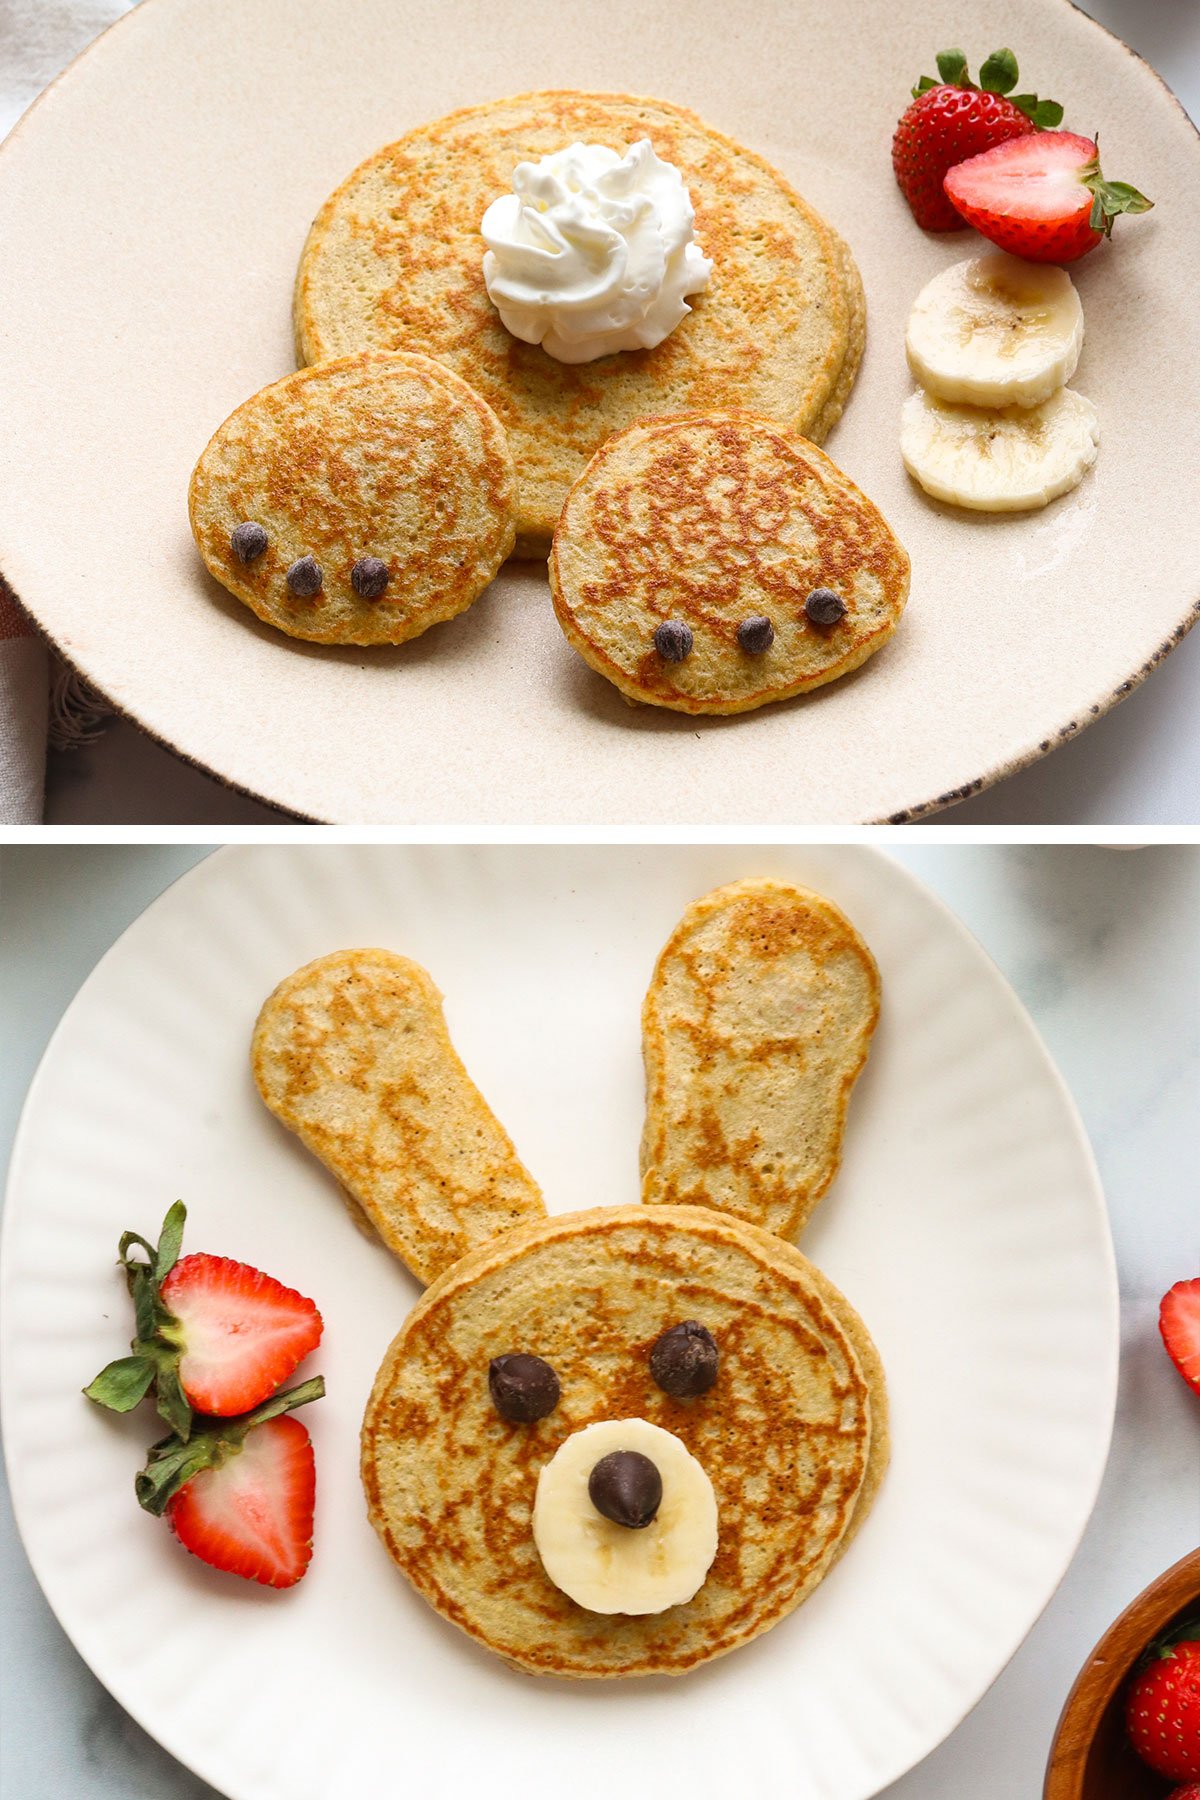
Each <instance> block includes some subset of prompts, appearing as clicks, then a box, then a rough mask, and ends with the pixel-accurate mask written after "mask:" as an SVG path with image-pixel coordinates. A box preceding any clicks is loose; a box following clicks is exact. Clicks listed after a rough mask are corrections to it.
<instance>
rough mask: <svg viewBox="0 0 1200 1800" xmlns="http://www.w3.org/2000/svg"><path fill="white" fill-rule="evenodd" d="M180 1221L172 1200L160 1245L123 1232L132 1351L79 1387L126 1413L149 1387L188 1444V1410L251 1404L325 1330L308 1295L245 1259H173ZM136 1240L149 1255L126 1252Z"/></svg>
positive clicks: (240, 1408) (180, 1208)
mask: <svg viewBox="0 0 1200 1800" xmlns="http://www.w3.org/2000/svg"><path fill="white" fill-rule="evenodd" d="M186 1218H187V1211H186V1208H185V1207H184V1205H183V1202H182V1201H181V1200H177V1201H176V1202H175V1205H174V1206H172V1207H171V1209H170V1210H169V1212H168V1213H167V1216H166V1218H165V1219H164V1221H163V1228H162V1232H161V1233H160V1235H159V1240H158V1243H157V1245H152V1244H149V1243H148V1242H147V1241H146V1239H145V1238H143V1237H139V1236H138V1234H137V1233H136V1232H134V1231H127V1232H125V1233H124V1235H123V1236H122V1238H121V1243H120V1250H119V1259H120V1263H121V1266H122V1267H123V1268H124V1270H125V1279H126V1283H127V1285H128V1287H129V1292H130V1294H131V1296H132V1298H133V1305H134V1317H135V1320H136V1331H137V1335H136V1337H135V1338H134V1339H133V1342H132V1344H131V1346H130V1347H131V1349H132V1351H133V1354H132V1356H122V1357H118V1359H117V1360H116V1361H115V1362H111V1363H109V1364H108V1365H107V1367H106V1368H103V1369H101V1371H100V1373H99V1375H97V1376H96V1378H95V1380H94V1381H93V1382H91V1383H90V1385H89V1386H88V1387H86V1388H85V1389H84V1390H83V1391H84V1393H85V1394H86V1395H87V1397H88V1399H89V1400H95V1401H97V1402H98V1404H99V1405H101V1406H107V1407H110V1408H111V1409H112V1410H113V1411H114V1412H129V1411H130V1409H131V1408H132V1407H134V1406H136V1405H137V1403H138V1401H139V1400H141V1399H142V1397H143V1396H144V1395H145V1394H146V1393H147V1392H148V1391H149V1389H150V1388H151V1386H153V1388H154V1394H155V1402H156V1404H157V1407H158V1411H159V1413H160V1414H161V1415H162V1417H163V1418H164V1419H165V1420H166V1422H167V1424H168V1425H170V1426H171V1427H172V1429H173V1430H174V1431H175V1432H176V1433H177V1434H178V1436H179V1437H180V1438H181V1439H183V1440H184V1441H185V1442H186V1440H187V1438H188V1435H189V1433H190V1431H191V1423H192V1408H193V1407H194V1408H195V1409H196V1410H197V1411H198V1412H205V1413H214V1414H216V1415H217V1416H218V1417H220V1418H227V1417H231V1416H232V1415H233V1414H235V1413H241V1412H246V1411H247V1410H248V1409H249V1408H250V1407H253V1406H257V1405H258V1403H259V1401H260V1400H265V1399H266V1398H267V1396H268V1394H271V1393H273V1392H274V1391H275V1389H276V1388H277V1387H278V1386H279V1383H280V1382H281V1381H285V1380H286V1379H287V1377H288V1376H289V1375H290V1374H291V1373H292V1370H293V1369H294V1368H295V1367H296V1365H297V1364H298V1363H299V1362H300V1361H301V1360H302V1359H303V1358H304V1357H306V1356H307V1355H308V1354H309V1352H310V1351H312V1350H315V1349H316V1347H317V1345H318V1344H319V1343H320V1341H321V1331H322V1321H321V1315H320V1313H319V1312H318V1311H317V1309H316V1307H315V1306H314V1304H313V1302H312V1301H311V1300H308V1299H306V1298H305V1297H304V1295H303V1294H298V1293H296V1292H295V1290H294V1289H292V1288H288V1287H284V1285H283V1283H282V1282H279V1281H276V1280H275V1278H274V1277H273V1276H271V1275H264V1274H263V1273H262V1272H261V1270H259V1269H252V1268H251V1267H250V1266H249V1264H248V1263H239V1262H234V1261H232V1260H231V1259H230V1258H229V1257H226V1256H208V1255H205V1254H203V1253H199V1254H196V1255H192V1256H185V1257H183V1258H182V1260H177V1259H178V1257H179V1250H180V1246H181V1244H182V1242H183V1226H184V1221H185V1220H186ZM134 1245H138V1246H140V1247H141V1249H143V1250H144V1251H145V1252H146V1259H145V1260H143V1259H142V1258H141V1257H135V1256H133V1255H132V1254H131V1251H132V1249H133V1246H134Z"/></svg>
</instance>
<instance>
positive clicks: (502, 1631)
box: [362, 1206, 888, 1677]
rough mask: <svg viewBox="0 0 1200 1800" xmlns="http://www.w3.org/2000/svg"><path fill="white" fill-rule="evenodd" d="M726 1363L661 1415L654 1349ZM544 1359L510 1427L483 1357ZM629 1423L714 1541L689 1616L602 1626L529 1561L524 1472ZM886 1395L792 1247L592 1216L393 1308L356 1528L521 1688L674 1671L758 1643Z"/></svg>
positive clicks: (617, 1212)
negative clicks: (683, 1484) (650, 1445)
mask: <svg viewBox="0 0 1200 1800" xmlns="http://www.w3.org/2000/svg"><path fill="white" fill-rule="evenodd" d="M685 1318H688V1319H697V1320H699V1321H700V1322H702V1323H703V1324H704V1325H705V1326H706V1327H707V1328H708V1329H709V1330H711V1332H712V1333H713V1335H714V1336H715V1338H716V1340H717V1343H718V1345H719V1347H720V1359H721V1360H720V1372H719V1375H718V1378H717V1382H716V1384H715V1386H714V1387H712V1388H711V1389H710V1390H709V1391H708V1392H707V1393H705V1394H702V1395H700V1396H698V1397H696V1398H693V1399H690V1400H677V1399H672V1398H671V1396H669V1395H668V1394H666V1393H664V1392H663V1391H662V1389H661V1388H660V1387H659V1386H658V1385H657V1383H656V1382H655V1380H654V1378H653V1376H652V1375H651V1373H650V1368H649V1354H650V1350H651V1347H652V1346H653V1344H654V1343H655V1342H656V1340H657V1339H658V1338H659V1336H660V1335H661V1334H662V1333H663V1331H665V1330H666V1329H667V1328H669V1327H670V1326H672V1325H674V1324H676V1323H678V1322H679V1320H680V1319H685ZM514 1348H520V1349H522V1350H524V1351H527V1352H529V1353H532V1354H534V1355H537V1356H540V1357H542V1358H544V1359H545V1360H546V1361H547V1362H549V1363H550V1364H551V1366H552V1367H553V1369H554V1370H555V1373H556V1374H557V1376H558V1378H559V1382H560V1384H561V1389H562V1395H561V1399H560V1401H559V1404H558V1406H557V1407H556V1408H555V1410H554V1411H553V1412H552V1413H550V1414H548V1415H547V1416H546V1417H545V1418H543V1419H540V1420H539V1421H538V1422H537V1423H536V1424H532V1425H514V1424H511V1423H509V1422H507V1421H506V1420H504V1419H503V1418H501V1417H500V1415H499V1414H498V1413H497V1412H496V1410H495V1408H494V1407H493V1406H492V1404H491V1401H490V1399H489V1395H488V1383H487V1370H488V1363H489V1360H490V1359H491V1358H492V1357H493V1356H496V1355H499V1354H502V1353H504V1352H507V1351H509V1350H512V1349H514ZM633 1417H639V1418H644V1419H647V1420H649V1421H650V1422H651V1423H652V1424H656V1425H660V1426H662V1427H663V1428H664V1429H666V1430H668V1431H672V1432H674V1433H675V1435H676V1436H677V1437H679V1438H681V1439H682V1441H683V1442H684V1444H685V1445H686V1446H687V1448H688V1449H689V1450H690V1452H691V1453H692V1455H693V1456H695V1457H696V1458H697V1459H698V1461H699V1462H700V1463H701V1464H702V1466H703V1467H704V1469H705V1470H706V1472H707V1474H708V1476H709V1479H710V1480H711V1482H712V1485H713V1489H714V1492H715V1495H716V1501H717V1508H718V1549H717V1555H716V1559H715V1561H714V1562H713V1565H712V1567H711V1569H710V1570H709V1573H708V1576H707V1578H706V1580H705V1581H704V1584H703V1586H702V1587H701V1588H700V1590H699V1592H698V1593H697V1594H696V1596H695V1598H694V1599H692V1600H690V1601H688V1602H687V1603H686V1604H684V1605H680V1606H675V1607H671V1608H670V1609H669V1610H668V1611H666V1612H663V1613H658V1614H652V1615H643V1616H639V1617H630V1616H627V1615H620V1614H617V1615H603V1616H602V1615H599V1614H596V1613H591V1612H588V1611H587V1610H585V1609H584V1608H583V1607H581V1606H578V1605H576V1604H575V1602H574V1601H572V1600H569V1599H568V1598H567V1596H566V1595H565V1594H563V1593H562V1592H561V1591H560V1590H559V1589H558V1588H557V1587H555V1586H554V1585H553V1583H552V1582H551V1581H550V1580H549V1578H548V1577H547V1575H546V1574H545V1571H544V1570H543V1568H542V1566H541V1563H540V1560H539V1558H538V1554H537V1550H536V1548H535V1545H534V1541H533V1535H532V1530H531V1514H532V1508H533V1500H534V1492H535V1488H536V1483H537V1477H538V1473H539V1471H540V1470H541V1468H542V1467H543V1466H544V1465H545V1464H546V1463H547V1462H548V1461H549V1460H550V1458H551V1457H552V1456H553V1455H554V1452H555V1451H556V1450H557V1449H558V1447H559V1445H560V1444H561V1443H562V1442H563V1440H564V1439H565V1438H566V1437H568V1436H569V1435H570V1434H571V1433H572V1432H575V1431H577V1430H579V1429H580V1428H581V1427H583V1426H585V1425H589V1424H592V1423H594V1422H595V1421H597V1420H600V1419H621V1418H633ZM887 1456H888V1440H887V1424H886V1396H885V1390H884V1384H883V1374H882V1369H881V1367H880V1364H879V1359H878V1356H877V1355H876V1353H875V1350H874V1346H873V1345H872V1343H871V1340H870V1338H869V1336H868V1335H867V1332H866V1330H865V1327H864V1326H863V1324H862V1322H861V1320H860V1319H859V1318H858V1316H857V1314H856V1313H855V1312H854V1311H853V1309H852V1308H851V1307H850V1306H849V1304H848V1303H847V1301H846V1300H845V1299H844V1298H843V1296H842V1295H841V1294H840V1293H839V1292H838V1291H837V1289H836V1288H835V1287H834V1286H833V1284H832V1283H831V1282H829V1281H828V1280H827V1279H826V1278H825V1277H824V1276H823V1275H821V1274H820V1272H819V1271H818V1270H816V1269H814V1268H813V1266H812V1265H811V1264H810V1263H809V1262H807V1261H806V1259H805V1258H804V1257H803V1256H801V1255H800V1253H799V1251H797V1250H795V1249H793V1248H792V1247H791V1246H790V1245H787V1244H783V1243H781V1242H780V1241H779V1240H778V1239H776V1238H773V1237H771V1236H770V1235H769V1234H768V1233H766V1232H763V1231H759V1230H757V1229H756V1228H755V1227H753V1226H748V1225H745V1224H743V1223H741V1222H740V1221H738V1220H735V1219H729V1218H724V1217H722V1216H721V1215H719V1214H717V1213H713V1212H708V1211H701V1210H699V1209H696V1208H692V1207H660V1208H655V1209H653V1210H647V1209H645V1208H643V1207H638V1206H627V1207H602V1208H599V1209H597V1210H595V1211H591V1212H582V1213H574V1214H569V1215H566V1216H564V1217H561V1218H556V1219H550V1220H547V1221H545V1222H544V1223H542V1224H540V1225H531V1226H519V1227H518V1228H517V1229H516V1230H514V1231H511V1232H509V1233H507V1234H506V1235H505V1236H503V1237H502V1238H499V1239H498V1240H497V1241H496V1243H494V1244H491V1245H484V1246H481V1247H480V1248H479V1249H477V1250H474V1251H471V1252H470V1253H469V1254H468V1255H467V1256H465V1257H464V1258H463V1259H462V1260H461V1262H459V1263H457V1264H456V1265H455V1266H454V1267H453V1268H452V1269H449V1270H448V1271H447V1272H446V1274H445V1275H443V1276H442V1278H441V1279H440V1280H439V1281H437V1282H435V1284H434V1286H433V1287H432V1288H430V1290H429V1292H428V1293H427V1294H426V1295H425V1296H424V1298H423V1299H422V1300H420V1301H418V1303H417V1305H416V1307H415V1308H414V1309H413V1311H412V1312H411V1313H410V1315H409V1317H408V1319H407V1321H406V1322H405V1324H404V1326H403V1328H402V1330H401V1331H400V1333H399V1336H398V1337H397V1338H396V1340H395V1342H394V1343H393V1344H392V1346H391V1349H390V1350H389V1351H388V1354H387V1356H386V1357H385V1359H384V1362H383V1366H382V1367H381V1369H380V1371H379V1374H378V1376H377V1378H376V1382H375V1387H374V1390H373V1392H372V1394H371V1398H370V1400H369V1402H368V1404H367V1410H366V1417H365V1419H364V1421H363V1435H362V1473H363V1483H364V1487H365V1490H366V1494H367V1504H368V1512H369V1515H370V1518H371V1522H372V1524H373V1525H374V1526H375V1529H376V1530H377V1532H378V1533H379V1535H380V1538H381V1539H382V1541H383V1543H384V1545H385V1546H386V1548H387V1550H388V1552H389V1554H390V1555H391V1556H392V1557H393V1559H394V1560H395V1561H396V1563H397V1564H398V1565H399V1567H400V1568H401V1569H402V1570H403V1572H404V1574H405V1575H406V1576H407V1577H408V1579H409V1580H410V1581H411V1582H412V1584H413V1586H414V1587H415V1588H416V1589H417V1591H418V1592H419V1593H421V1594H423V1595H424V1597H425V1598H426V1599H427V1600H428V1601H429V1602H430V1604H431V1605H432V1606H434V1607H436V1609H437V1610H438V1611H439V1612H440V1613H442V1614H443V1615H444V1616H445V1617H446V1618H448V1619H450V1620H451V1621H452V1622H453V1623H454V1624H456V1625H459V1626H461V1628H462V1629H463V1630H464V1631H467V1632H469V1633H470V1634H471V1636H472V1637H475V1638H477V1639H479V1641H480V1642H481V1643H483V1644H485V1645H486V1646H487V1647H488V1648H489V1649H491V1650H494V1651H495V1652H496V1653H497V1654H498V1655H500V1656H502V1657H504V1658H505V1659H506V1660H507V1661H508V1662H510V1663H513V1664H515V1665H516V1666H517V1667H518V1668H521V1669H525V1670H528V1671H529V1672H531V1673H534V1674H546V1675H565V1676H576V1677H601V1676H620V1675H650V1674H682V1673H683V1672H684V1671H686V1670H688V1669H691V1668H695V1667H696V1666H697V1664H699V1663H702V1662H706V1661H708V1660H709V1659H710V1658H712V1657H714V1656H720V1655H722V1654H724V1653H725V1652H726V1651H729V1650H733V1649H735V1648H736V1647H737V1646H738V1645H740V1644H744V1643H746V1642H747V1641H748V1640H749V1639H751V1638H753V1637H755V1636H757V1635H758V1634H759V1633H760V1632H763V1631H766V1630H767V1629H768V1628H769V1627H770V1626H772V1625H775V1624H777V1623H778V1621H779V1620H780V1619H782V1618H784V1617H785V1616H786V1614H788V1613H789V1612H791V1611H792V1610H793V1608H794V1607H796V1606H797V1605H798V1604H799V1603H800V1601H802V1600H803V1599H804V1598H805V1596H806V1595H807V1594H809V1593H810V1592H811V1591H812V1589H813V1588H814V1587H815V1586H816V1585H817V1583H818V1582H819V1581H820V1580H821V1579H822V1577H823V1576H824V1575H825V1574H826V1573H827V1571H828V1569H829V1568H830V1566H831V1564H832V1563H833V1561H834V1560H835V1559H836V1557H837V1556H838V1555H839V1554H840V1553H841V1551H842V1550H843V1549H844V1548H845V1546H846V1544H847V1543H848V1542H849V1541H850V1538H851V1537H852V1536H853V1534H854V1532H855V1531H856V1530H857V1529H858V1527H859V1525H860V1524H861V1523H862V1520H863V1518H864V1517H865V1516H866V1513H867V1511H868V1510H869V1507H870V1505H871V1502H872V1500H873V1498H874V1495H875V1491H876V1489H877V1487H878V1484H879V1482H880V1480H881V1479H882V1475H883V1472H884V1469H885V1467H886V1463H887Z"/></svg>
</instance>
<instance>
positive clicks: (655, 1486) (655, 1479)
mask: <svg viewBox="0 0 1200 1800" xmlns="http://www.w3.org/2000/svg"><path fill="white" fill-rule="evenodd" d="M662 1492H663V1489H662V1476H661V1475H660V1474H659V1472H658V1470H657V1469H656V1468H655V1466H654V1464H653V1463H652V1462H651V1461H650V1458H649V1457H648V1456H643V1455H642V1453H641V1451H640V1450H610V1451H609V1453H608V1455H607V1456H602V1457H601V1458H600V1461H599V1462H598V1463H597V1464H596V1466H595V1468H594V1469H593V1470H592V1472H591V1474H590V1475H589V1476H588V1498H589V1500H590V1501H591V1503H592V1505H593V1506H594V1507H595V1509H596V1511H597V1512H598V1513H603V1515H604V1517H605V1518H606V1519H611V1520H612V1522H613V1524H614V1525H627V1526H628V1527H629V1529H630V1531H642V1530H644V1529H645V1527H646V1526H647V1525H649V1524H650V1523H651V1522H652V1520H653V1518H654V1515H655V1513H656V1512H657V1511H658V1509H659V1507H660V1506H661V1505H662Z"/></svg>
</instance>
